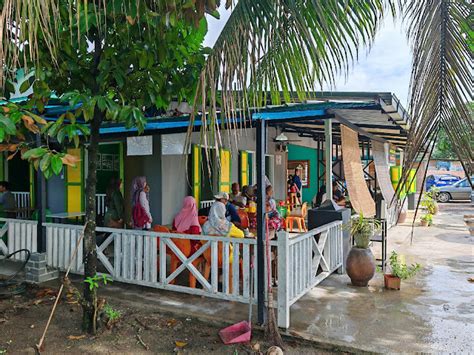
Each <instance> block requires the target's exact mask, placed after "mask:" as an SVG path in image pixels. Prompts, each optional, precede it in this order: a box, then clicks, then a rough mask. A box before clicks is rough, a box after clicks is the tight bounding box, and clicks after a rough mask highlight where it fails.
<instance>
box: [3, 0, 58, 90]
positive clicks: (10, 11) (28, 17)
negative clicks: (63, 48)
mask: <svg viewBox="0 0 474 355" xmlns="http://www.w3.org/2000/svg"><path fill="white" fill-rule="evenodd" d="M1 5H2V6H1V8H0V88H3V85H4V83H5V79H6V78H13V77H14V76H15V74H16V69H17V68H21V67H24V68H25V69H26V70H27V69H28V68H26V67H25V66H26V64H25V63H26V62H27V61H26V60H25V59H26V58H28V59H30V60H31V61H32V62H34V61H35V60H36V58H37V54H38V41H40V40H41V41H44V42H45V43H46V45H47V47H48V48H49V50H50V51H51V53H54V52H55V44H56V43H57V42H56V39H57V35H58V29H59V28H60V25H59V22H58V21H59V13H58V6H57V3H56V1H53V0H42V1H34V0H22V1H18V0H3V1H1ZM40 32H41V33H43V34H44V36H40V35H39V34H40ZM25 42H28V44H29V46H28V51H24V50H23V48H24V47H23V43H25ZM53 58H54V56H53ZM24 64H25V65H24Z"/></svg>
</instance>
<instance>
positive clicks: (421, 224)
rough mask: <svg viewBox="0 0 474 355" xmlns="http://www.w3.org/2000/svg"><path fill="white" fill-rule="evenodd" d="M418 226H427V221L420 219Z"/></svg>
mask: <svg viewBox="0 0 474 355" xmlns="http://www.w3.org/2000/svg"><path fill="white" fill-rule="evenodd" d="M420 226H422V227H428V221H425V220H424V219H422V220H421V221H420Z"/></svg>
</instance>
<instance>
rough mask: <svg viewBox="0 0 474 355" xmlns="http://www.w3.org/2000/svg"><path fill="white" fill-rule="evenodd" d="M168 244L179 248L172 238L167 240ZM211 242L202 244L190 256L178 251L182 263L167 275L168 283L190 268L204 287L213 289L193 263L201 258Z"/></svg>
mask: <svg viewBox="0 0 474 355" xmlns="http://www.w3.org/2000/svg"><path fill="white" fill-rule="evenodd" d="M165 243H166V244H167V245H169V246H170V247H171V245H173V247H172V248H177V247H176V245H175V244H174V242H173V241H172V240H171V239H168V240H166V242H165ZM210 244H211V243H210V242H206V244H204V245H202V246H201V247H200V248H199V249H198V250H197V251H196V252H195V253H193V255H191V257H190V258H186V256H185V255H184V254H182V253H181V252H180V253H177V257H178V258H179V259H180V260H181V262H182V264H181V265H180V266H179V267H178V268H177V269H176V270H175V271H173V273H172V274H171V275H170V276H168V277H167V279H166V283H169V282H171V281H172V280H174V279H175V278H176V277H177V276H178V275H179V274H180V273H181V272H183V270H184V269H186V268H187V269H188V270H189V271H190V272H191V273H192V274H193V275H194V277H196V279H197V280H198V281H199V282H200V283H201V285H203V287H204V288H207V289H208V290H211V289H212V286H211V285H210V284H209V282H208V281H207V280H206V279H205V278H204V276H203V275H202V274H201V273H200V272H199V270H197V269H196V267H195V266H194V265H193V264H192V263H193V262H194V260H196V259H197V258H199V257H200V256H201V255H202V254H203V253H204V252H205V251H206V250H207V249H208V248H209V247H210Z"/></svg>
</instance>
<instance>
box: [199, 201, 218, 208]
mask: <svg viewBox="0 0 474 355" xmlns="http://www.w3.org/2000/svg"><path fill="white" fill-rule="evenodd" d="M214 202H216V200H207V201H201V203H200V206H201V208H208V207H211V206H212V204H213V203H214Z"/></svg>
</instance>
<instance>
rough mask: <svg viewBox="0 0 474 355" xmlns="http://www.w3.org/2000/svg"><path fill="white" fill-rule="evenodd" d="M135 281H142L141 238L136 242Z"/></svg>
mask: <svg viewBox="0 0 474 355" xmlns="http://www.w3.org/2000/svg"><path fill="white" fill-rule="evenodd" d="M136 245H137V247H136V254H135V255H136V265H135V270H136V276H135V278H136V280H143V237H138V238H137V240H136Z"/></svg>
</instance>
